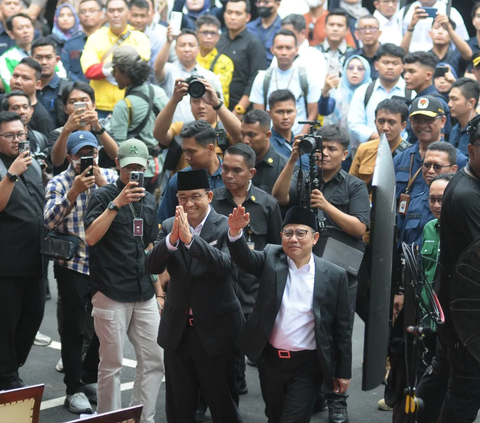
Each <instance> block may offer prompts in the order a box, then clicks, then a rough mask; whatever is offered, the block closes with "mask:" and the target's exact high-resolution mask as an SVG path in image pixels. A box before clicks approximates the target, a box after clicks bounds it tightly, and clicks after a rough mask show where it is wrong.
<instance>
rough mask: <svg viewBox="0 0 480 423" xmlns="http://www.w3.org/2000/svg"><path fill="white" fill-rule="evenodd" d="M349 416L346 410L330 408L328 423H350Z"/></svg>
mask: <svg viewBox="0 0 480 423" xmlns="http://www.w3.org/2000/svg"><path fill="white" fill-rule="evenodd" d="M348 422H349V420H348V414H347V409H346V408H329V409H328V423H348Z"/></svg>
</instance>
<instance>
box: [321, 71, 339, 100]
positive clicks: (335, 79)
mask: <svg viewBox="0 0 480 423" xmlns="http://www.w3.org/2000/svg"><path fill="white" fill-rule="evenodd" d="M338 84H340V77H339V76H338V75H330V74H328V75H327V77H326V78H325V83H324V84H323V90H322V95H323V97H328V96H329V91H330V90H331V89H332V88H337V87H338Z"/></svg>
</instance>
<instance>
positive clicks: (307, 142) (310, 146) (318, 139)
mask: <svg viewBox="0 0 480 423" xmlns="http://www.w3.org/2000/svg"><path fill="white" fill-rule="evenodd" d="M298 123H299V124H300V125H310V130H309V131H308V134H307V135H304V136H303V137H302V138H300V142H299V143H298V151H299V152H300V154H315V151H322V149H323V147H322V145H323V144H322V141H323V137H322V136H321V135H318V134H317V132H316V131H317V129H318V128H319V127H320V122H318V121H303V122H298Z"/></svg>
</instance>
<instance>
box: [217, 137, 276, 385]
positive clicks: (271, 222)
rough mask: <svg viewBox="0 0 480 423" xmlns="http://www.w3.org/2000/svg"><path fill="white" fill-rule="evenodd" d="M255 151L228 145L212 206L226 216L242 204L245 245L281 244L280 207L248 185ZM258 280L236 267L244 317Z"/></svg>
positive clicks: (241, 380)
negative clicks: (246, 217)
mask: <svg viewBox="0 0 480 423" xmlns="http://www.w3.org/2000/svg"><path fill="white" fill-rule="evenodd" d="M254 166H255V152H254V151H253V150H252V148H250V147H249V146H248V145H246V144H237V145H234V146H231V147H229V148H228V149H227V150H226V152H225V155H224V158H223V164H222V178H223V183H224V184H225V186H224V187H221V188H216V189H214V190H213V200H212V207H213V208H214V209H215V211H216V212H217V213H219V214H223V215H224V216H227V217H228V215H229V214H230V213H231V212H232V209H233V208H234V207H238V206H239V205H242V206H243V207H244V208H245V210H246V211H247V213H249V214H250V218H251V220H250V224H249V226H248V228H246V229H245V230H244V234H245V237H246V239H247V242H248V245H249V246H250V248H252V249H254V250H259V251H261V250H263V249H264V248H265V246H266V245H267V244H281V242H282V240H281V237H280V231H281V230H282V216H281V213H280V207H279V205H278V203H277V200H275V199H274V198H273V197H272V196H271V195H269V194H267V193H266V192H265V191H263V190H261V189H259V188H257V187H256V186H255V185H253V184H252V182H251V181H252V177H254V175H255V173H256V170H255V168H254ZM258 283H259V282H258V279H257V278H256V277H255V276H253V275H251V274H249V273H247V272H245V271H243V270H241V269H240V270H239V275H238V298H239V300H240V304H241V305H242V311H243V314H244V315H245V318H248V315H249V314H250V313H251V311H252V310H253V306H254V305H255V300H256V298H257V292H258ZM236 364H237V367H236V370H237V372H236V373H237V374H236V376H237V389H238V391H239V394H246V393H247V392H248V389H247V383H246V381H245V357H244V355H243V354H239V356H237V363H236Z"/></svg>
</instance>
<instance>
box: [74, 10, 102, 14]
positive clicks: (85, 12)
mask: <svg viewBox="0 0 480 423" xmlns="http://www.w3.org/2000/svg"><path fill="white" fill-rule="evenodd" d="M98 12H100V9H84V10H79V11H78V14H79V15H86V14H87V13H90V15H93V14H94V13H98Z"/></svg>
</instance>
